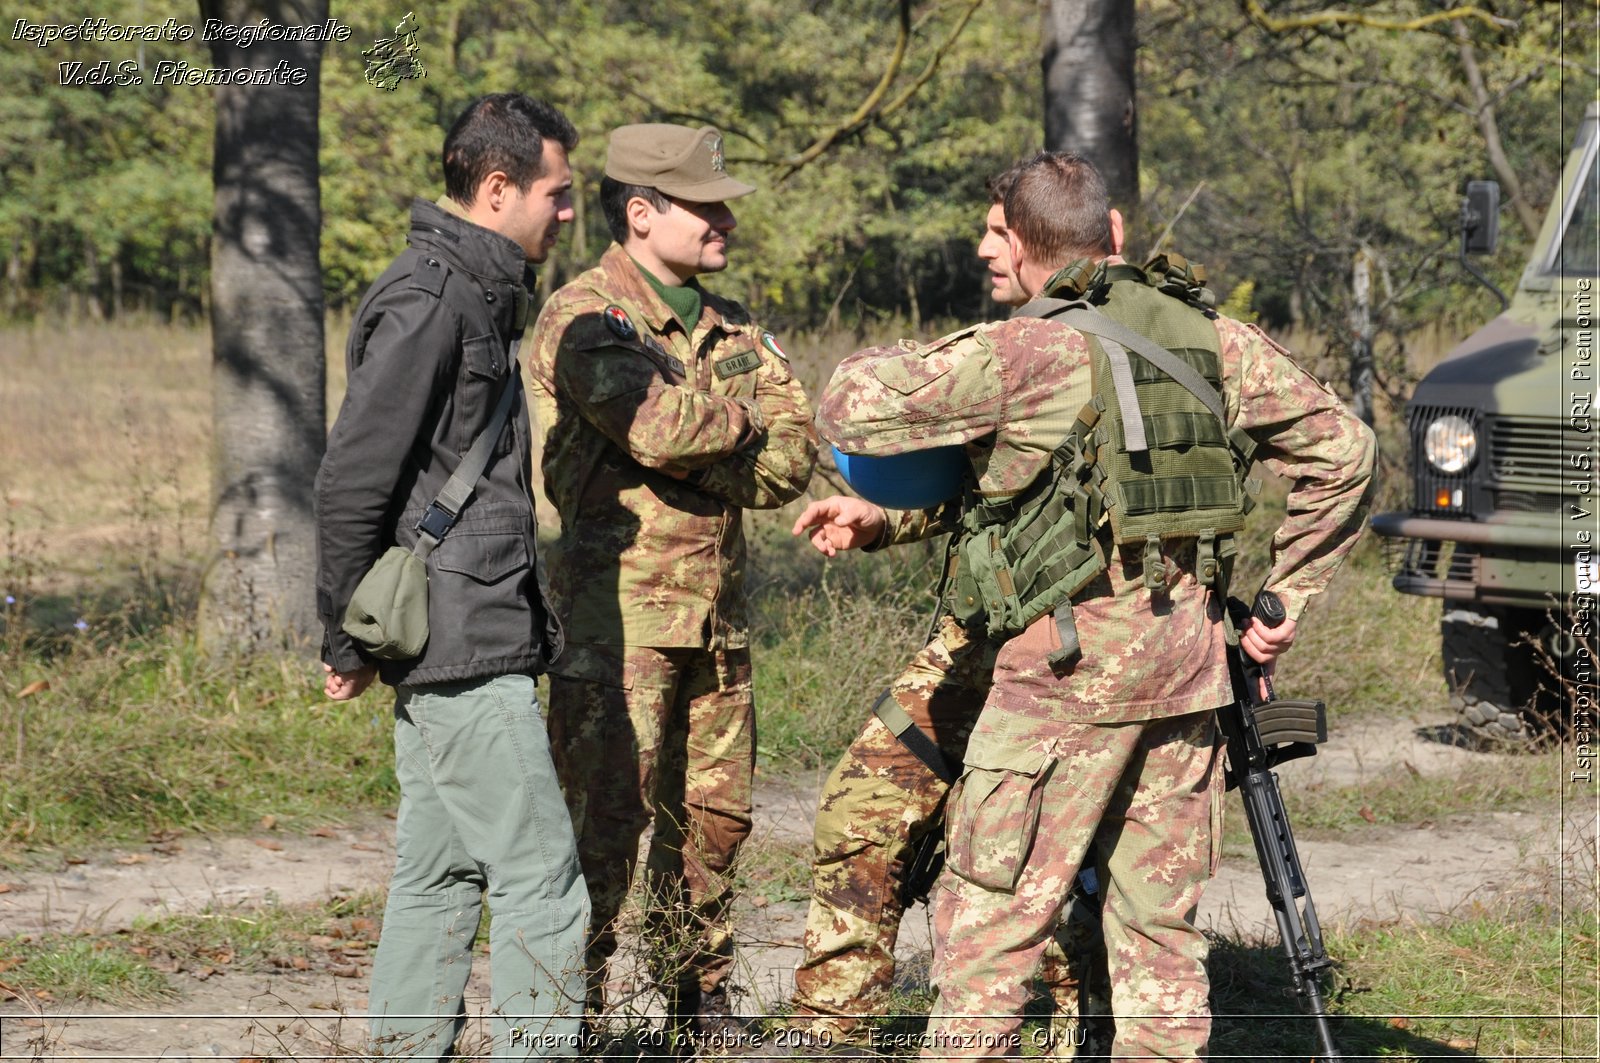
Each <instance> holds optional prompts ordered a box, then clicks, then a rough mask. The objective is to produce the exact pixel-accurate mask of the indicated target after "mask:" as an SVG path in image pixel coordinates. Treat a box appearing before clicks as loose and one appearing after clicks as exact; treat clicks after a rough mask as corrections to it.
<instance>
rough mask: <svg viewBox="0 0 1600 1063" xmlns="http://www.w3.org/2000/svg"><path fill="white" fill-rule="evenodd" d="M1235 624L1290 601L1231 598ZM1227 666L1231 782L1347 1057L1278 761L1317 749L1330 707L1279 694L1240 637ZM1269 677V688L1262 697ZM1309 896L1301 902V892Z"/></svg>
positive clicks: (1307, 981) (1299, 962)
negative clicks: (1329, 1001) (1326, 987)
mask: <svg viewBox="0 0 1600 1063" xmlns="http://www.w3.org/2000/svg"><path fill="white" fill-rule="evenodd" d="M1228 614H1229V616H1230V618H1231V619H1232V621H1233V625H1234V627H1235V628H1236V629H1237V630H1239V631H1241V632H1242V631H1243V630H1244V628H1245V627H1246V626H1247V624H1248V622H1249V620H1250V618H1251V617H1254V618H1256V619H1257V620H1259V621H1261V623H1263V624H1265V625H1266V626H1267V627H1277V626H1278V625H1279V624H1282V623H1283V621H1284V618H1285V617H1286V615H1287V614H1286V612H1285V611H1284V608H1283V602H1281V601H1279V599H1278V596H1277V595H1276V594H1273V593H1272V592H1271V591H1262V592H1261V593H1260V594H1258V595H1257V596H1256V602H1255V608H1254V609H1253V610H1252V609H1250V607H1248V606H1246V605H1245V604H1244V603H1243V602H1241V601H1239V600H1238V599H1237V598H1229V599H1228ZM1228 672H1229V674H1230V676H1231V677H1232V679H1233V696H1234V702H1233V704H1231V705H1229V706H1227V707H1225V708H1222V709H1219V710H1217V716H1218V722H1219V724H1220V725H1221V727H1222V733H1223V736H1224V737H1225V738H1226V739H1227V743H1228V766H1227V771H1226V775H1225V778H1226V781H1227V788H1228V789H1230V790H1232V789H1235V788H1237V789H1238V791H1239V796H1240V797H1241V798H1243V799H1244V813H1245V818H1246V819H1247V820H1248V821H1249V823H1250V836H1251V838H1252V839H1254V841H1255V843H1256V857H1257V859H1259V860H1260V861H1261V873H1262V875H1263V876H1264V877H1265V878H1266V882H1267V903H1268V904H1270V905H1272V911H1273V914H1274V915H1275V916H1276V917H1277V920H1278V935H1279V937H1280V938H1281V939H1282V941H1283V951H1284V954H1285V955H1287V956H1288V957H1289V969H1290V971H1291V973H1292V976H1293V978H1294V987H1295V992H1296V993H1298V994H1299V995H1300V996H1302V997H1305V998H1306V1006H1307V1008H1308V1009H1309V1010H1310V1012H1311V1016H1312V1018H1313V1019H1314V1020H1316V1024H1317V1035H1318V1037H1319V1038H1321V1040H1322V1056H1321V1058H1322V1059H1329V1060H1337V1059H1341V1058H1343V1057H1341V1056H1340V1055H1339V1049H1338V1048H1337V1047H1336V1046H1335V1045H1334V1043H1333V1032H1332V1031H1331V1030H1330V1029H1329V1028H1328V1012H1327V1007H1326V1005H1325V1004H1324V1003H1323V999H1322V987H1321V984H1320V978H1321V975H1322V972H1323V971H1326V970H1328V969H1329V968H1331V967H1332V966H1333V961H1332V960H1330V959H1329V958H1328V953H1327V950H1326V949H1324V948H1323V945H1322V927H1321V925H1320V924H1319V923H1318V922H1317V909H1316V905H1314V904H1313V903H1312V901H1311V890H1310V887H1309V886H1307V885H1306V876H1305V871H1304V870H1303V869H1302V868H1301V866H1300V853H1299V851H1298V850H1297V849H1296V848H1295V844H1294V833H1293V832H1292V831H1291V830H1290V829H1289V817H1288V814H1287V813H1286V812H1285V811H1284V807H1283V794H1282V793H1281V792H1280V791H1279V790H1278V777H1277V775H1275V774H1273V772H1272V769H1273V768H1274V767H1276V766H1277V765H1279V764H1282V763H1283V762H1284V761H1287V760H1294V759H1297V758H1299V757H1310V756H1315V755H1316V752H1317V744H1318V743H1320V742H1326V741H1327V740H1328V718H1327V710H1326V708H1325V706H1324V705H1323V703H1322V702H1320V701H1289V700H1280V699H1279V698H1277V696H1276V695H1275V694H1274V693H1273V690H1272V682H1271V679H1270V678H1268V677H1267V676H1265V675H1264V674H1263V672H1262V667H1261V665H1260V664H1258V663H1256V662H1255V661H1254V660H1252V659H1251V658H1250V655H1249V654H1247V653H1245V652H1244V649H1243V648H1242V647H1240V646H1238V645H1233V646H1230V647H1228ZM1263 683H1264V684H1265V687H1266V696H1265V697H1262V695H1261V689H1262V685H1263ZM1301 899H1303V900H1304V904H1303V905H1298V906H1297V905H1296V903H1295V902H1296V900H1301Z"/></svg>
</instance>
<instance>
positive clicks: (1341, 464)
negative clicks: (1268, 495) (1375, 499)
mask: <svg viewBox="0 0 1600 1063" xmlns="http://www.w3.org/2000/svg"><path fill="white" fill-rule="evenodd" d="M1217 328H1218V332H1219V333H1220V336H1221V340H1222V351H1223V358H1224V364H1225V365H1228V364H1229V363H1231V364H1232V366H1233V367H1236V368H1235V371H1234V372H1233V373H1230V374H1229V375H1231V376H1232V378H1233V379H1234V380H1237V381H1238V383H1239V389H1238V392H1237V394H1236V396H1235V395H1233V394H1230V395H1229V401H1230V402H1236V403H1237V413H1236V415H1235V419H1234V424H1235V426H1236V427H1238V428H1242V429H1244V430H1245V431H1246V432H1247V433H1249V435H1250V437H1251V438H1252V439H1254V440H1255V441H1256V443H1257V445H1258V449H1257V451H1256V459H1257V460H1258V461H1260V462H1261V463H1262V464H1263V465H1265V466H1266V467H1267V468H1269V469H1271V470H1272V471H1273V472H1274V473H1276V474H1277V475H1279V476H1283V477H1285V478H1287V479H1288V480H1289V481H1290V484H1291V486H1290V490H1289V498H1288V503H1287V509H1286V515H1285V517H1284V520H1283V523H1282V524H1281V525H1280V526H1279V527H1278V530H1277V532H1276V533H1275V534H1274V535H1273V537H1272V568H1271V571H1270V572H1269V574H1268V576H1267V582H1266V586H1267V588H1268V589H1269V590H1272V591H1275V592H1276V593H1277V595H1278V597H1280V598H1282V599H1283V604H1284V606H1285V608H1287V609H1288V611H1289V616H1290V618H1291V619H1298V618H1299V616H1300V614H1301V612H1302V611H1303V610H1304V609H1305V606H1306V602H1307V601H1308V600H1309V599H1310V598H1311V597H1312V596H1313V595H1315V594H1318V593H1320V592H1321V591H1323V590H1324V589H1325V588H1326V587H1327V585H1328V582H1329V581H1330V580H1332V579H1333V575H1334V573H1335V572H1337V571H1338V569H1339V566H1340V565H1341V564H1342V563H1343V562H1344V559H1345V557H1346V556H1347V555H1348V554H1349V553H1350V551H1351V550H1352V549H1353V548H1354V547H1355V544H1356V539H1357V538H1358V537H1359V536H1360V534H1361V529H1362V525H1363V523H1364V522H1365V520H1366V515H1367V508H1368V506H1369V505H1370V504H1371V501H1372V492H1373V486H1374V484H1373V475H1372V474H1373V465H1374V463H1375V461H1376V457H1377V443H1376V441H1375V439H1374V437H1373V434H1372V430H1371V429H1370V428H1368V427H1367V426H1366V425H1365V424H1363V423H1362V422H1361V420H1360V419H1359V418H1357V417H1356V416H1355V415H1354V414H1352V413H1351V412H1350V411H1349V410H1348V409H1347V408H1346V407H1345V405H1344V403H1343V402H1342V401H1340V399H1339V397H1338V396H1337V395H1335V394H1334V393H1333V392H1332V391H1331V390H1330V389H1328V388H1327V387H1325V386H1324V385H1323V384H1322V383H1320V382H1319V381H1318V380H1317V379H1316V378H1315V377H1313V376H1312V375H1311V374H1310V373H1307V372H1306V371H1305V370H1304V369H1302V368H1300V366H1299V365H1297V364H1296V363H1295V362H1294V360H1293V359H1292V358H1290V357H1289V353H1288V352H1287V351H1286V350H1284V349H1283V348H1282V347H1280V346H1278V345H1277V344H1276V343H1274V342H1273V341H1272V340H1271V339H1269V338H1268V337H1267V335H1266V333H1264V332H1262V331H1261V330H1260V329H1259V328H1257V327H1256V326H1254V325H1245V324H1241V323H1239V322H1237V321H1230V320H1228V319H1227V318H1220V319H1218V323H1217Z"/></svg>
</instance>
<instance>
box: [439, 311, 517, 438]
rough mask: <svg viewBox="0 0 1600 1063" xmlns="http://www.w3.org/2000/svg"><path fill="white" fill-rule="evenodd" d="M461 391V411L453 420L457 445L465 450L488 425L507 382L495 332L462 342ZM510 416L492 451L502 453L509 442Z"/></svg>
mask: <svg viewBox="0 0 1600 1063" xmlns="http://www.w3.org/2000/svg"><path fill="white" fill-rule="evenodd" d="M461 368H462V369H463V370H464V372H463V373H462V375H461V383H460V384H459V385H458V387H459V388H460V392H461V412H462V415H461V416H459V417H456V418H455V419H454V420H455V424H456V425H457V426H459V427H458V428H457V431H458V432H459V433H460V438H458V439H457V441H456V447H457V449H458V450H459V451H460V452H461V453H463V454H465V453H466V452H467V449H468V448H469V447H471V446H472V444H473V442H474V441H475V440H476V439H477V433H478V432H480V431H482V430H483V429H484V428H486V427H488V424H489V416H490V414H492V413H493V412H494V406H495V403H496V402H498V401H500V392H501V390H502V389H504V388H505V386H506V381H507V379H508V377H507V373H506V350H505V347H504V345H502V344H501V342H500V339H499V337H497V336H473V337H471V338H470V339H466V340H463V341H462V342H461ZM510 421H511V418H507V423H506V425H505V427H504V428H502V429H501V432H500V438H499V439H497V440H495V445H494V450H493V453H495V454H505V453H507V452H508V451H509V450H510V449H511V446H512V442H513V440H512V435H513V433H512V431H511V424H510Z"/></svg>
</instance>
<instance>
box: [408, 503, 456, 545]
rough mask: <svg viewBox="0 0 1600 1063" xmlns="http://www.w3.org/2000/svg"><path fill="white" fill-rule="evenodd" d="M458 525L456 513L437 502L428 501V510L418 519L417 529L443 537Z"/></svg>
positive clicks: (436, 537) (438, 537)
mask: <svg viewBox="0 0 1600 1063" xmlns="http://www.w3.org/2000/svg"><path fill="white" fill-rule="evenodd" d="M455 526H456V515H455V514H454V513H452V512H450V511H449V510H448V509H445V508H444V507H443V506H441V505H440V504H439V503H437V502H430V503H428V510H427V512H426V513H424V514H423V515H422V519H421V520H419V521H417V531H419V532H423V533H425V534H427V535H431V536H433V537H434V538H435V539H443V538H444V537H445V536H446V535H447V534H448V533H449V531H450V529H451V528H454V527H455Z"/></svg>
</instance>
